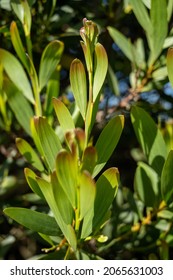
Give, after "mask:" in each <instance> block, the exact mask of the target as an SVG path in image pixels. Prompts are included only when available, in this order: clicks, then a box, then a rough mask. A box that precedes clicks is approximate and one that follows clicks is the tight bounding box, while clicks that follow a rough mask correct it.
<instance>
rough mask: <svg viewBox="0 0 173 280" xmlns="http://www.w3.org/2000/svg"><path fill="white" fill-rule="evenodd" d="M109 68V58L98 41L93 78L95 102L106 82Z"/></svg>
mask: <svg viewBox="0 0 173 280" xmlns="http://www.w3.org/2000/svg"><path fill="white" fill-rule="evenodd" d="M107 70H108V58H107V54H106V51H105V49H104V47H103V46H102V45H101V44H100V43H97V44H96V46H95V52H94V80H93V102H95V100H96V99H97V96H98V94H99V92H100V89H101V87H102V85H103V83H104V80H105V77H106V73H107Z"/></svg>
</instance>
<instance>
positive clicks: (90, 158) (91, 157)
mask: <svg viewBox="0 0 173 280" xmlns="http://www.w3.org/2000/svg"><path fill="white" fill-rule="evenodd" d="M96 163H97V152H96V149H95V147H92V146H89V147H87V148H86V149H85V151H84V153H83V159H82V166H81V170H86V171H88V172H89V173H90V174H92V173H93V170H94V168H95V166H96Z"/></svg>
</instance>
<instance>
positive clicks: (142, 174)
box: [134, 162, 160, 207]
mask: <svg viewBox="0 0 173 280" xmlns="http://www.w3.org/2000/svg"><path fill="white" fill-rule="evenodd" d="M134 187H135V190H136V192H137V193H138V195H139V198H140V199H141V200H142V201H143V202H144V203H145V205H146V206H149V207H156V206H158V205H159V202H160V189H159V178H158V174H157V173H156V172H155V171H154V170H153V169H152V168H151V167H150V166H148V165H147V164H145V163H143V162H140V163H139V166H138V167H137V169H136V173H135V180H134Z"/></svg>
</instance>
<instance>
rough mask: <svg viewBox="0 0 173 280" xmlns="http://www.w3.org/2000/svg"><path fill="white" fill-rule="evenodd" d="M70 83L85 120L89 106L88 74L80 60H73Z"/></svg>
mask: <svg viewBox="0 0 173 280" xmlns="http://www.w3.org/2000/svg"><path fill="white" fill-rule="evenodd" d="M70 83H71V87H72V91H73V94H74V97H75V100H76V104H77V106H78V107H79V110H80V113H81V115H82V117H83V119H85V114H86V106H87V85H86V74H85V69H84V66H83V64H82V62H81V61H80V60H79V59H75V60H73V62H72V64H71V66H70Z"/></svg>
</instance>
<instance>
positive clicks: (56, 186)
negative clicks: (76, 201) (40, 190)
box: [51, 172, 74, 225]
mask: <svg viewBox="0 0 173 280" xmlns="http://www.w3.org/2000/svg"><path fill="white" fill-rule="evenodd" d="M51 183H52V188H53V194H54V198H55V201H56V203H57V205H58V209H59V212H60V214H61V216H62V218H63V220H64V222H65V223H66V224H67V225H68V224H72V222H73V219H74V210H73V208H72V206H71V203H70V201H69V199H68V197H67V195H66V193H65V192H64V190H63V188H62V186H61V185H60V183H59V181H58V178H57V176H56V172H53V173H52V174H51Z"/></svg>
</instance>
